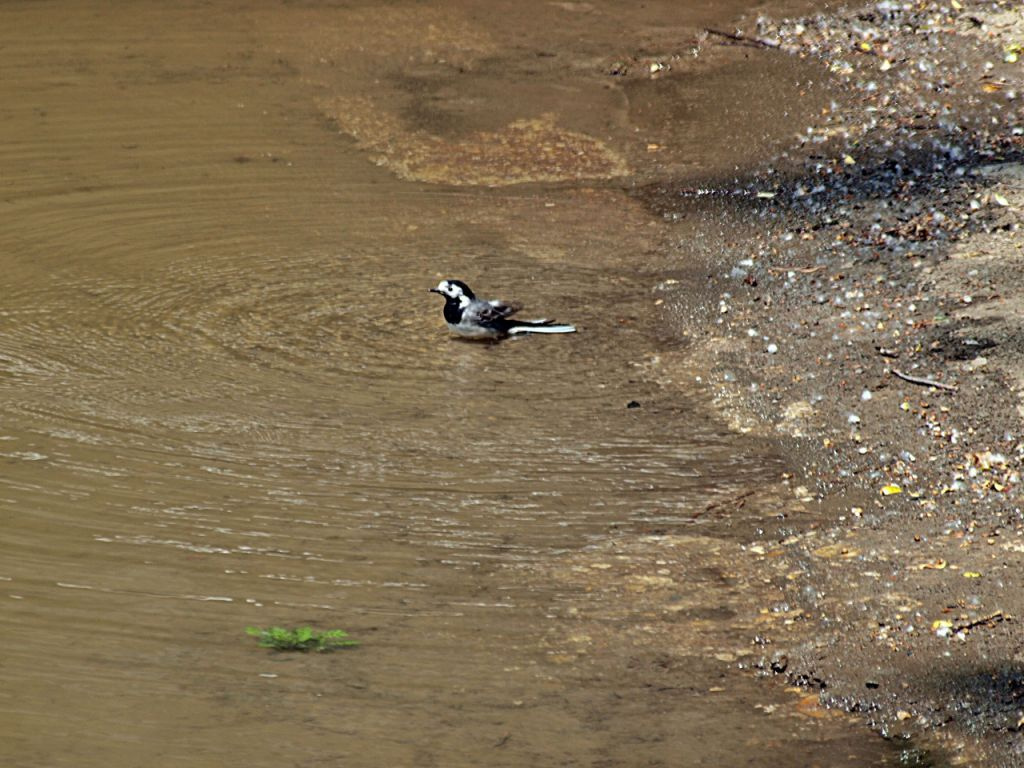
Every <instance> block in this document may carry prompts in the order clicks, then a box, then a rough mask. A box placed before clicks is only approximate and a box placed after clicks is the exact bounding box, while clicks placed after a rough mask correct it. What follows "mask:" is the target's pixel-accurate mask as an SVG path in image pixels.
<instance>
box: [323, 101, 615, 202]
mask: <svg viewBox="0 0 1024 768" xmlns="http://www.w3.org/2000/svg"><path fill="white" fill-rule="evenodd" d="M320 107H321V109H323V110H324V112H325V113H326V114H328V115H329V116H330V117H331V118H332V119H334V120H335V121H336V122H337V124H338V127H339V128H340V130H341V131H342V132H343V133H346V134H348V135H350V136H352V137H353V138H354V139H355V140H356V141H357V142H358V143H359V145H360V146H361V147H362V148H363V149H365V150H366V151H368V152H370V153H371V154H372V155H373V156H374V160H375V161H376V162H377V163H379V164H380V165H383V166H386V167H387V168H389V169H391V170H392V171H393V172H394V173H395V174H397V175H398V176H400V177H401V178H403V179H408V180H410V181H424V182H429V183H439V184H457V185H478V186H506V185H510V184H522V183H525V182H552V181H573V180H580V179H610V178H615V177H617V176H624V175H626V174H627V173H628V172H629V169H628V167H627V165H626V162H625V161H624V160H623V159H622V158H621V157H620V156H619V155H617V154H616V153H615V152H613V151H612V150H611V149H609V148H608V147H607V146H605V144H604V143H603V142H601V141H599V140H597V139H595V138H593V137H591V136H587V135H586V134H583V133H579V132H576V131H570V130H567V129H565V128H561V127H559V126H558V125H557V123H556V120H555V118H554V116H553V115H543V116H542V117H540V118H537V119H533V120H516V121H515V122H512V123H509V124H508V125H506V126H505V127H504V128H502V129H500V130H497V131H479V132H477V133H474V134H471V135H470V136H468V137H465V138H460V139H457V140H449V139H443V138H441V137H438V136H433V135H431V134H428V133H426V132H424V131H411V132H410V131H408V130H406V129H404V128H403V127H402V126H401V125H400V121H399V120H398V119H397V118H395V117H394V116H392V115H389V114H386V113H383V112H381V111H379V110H377V109H376V108H374V106H373V105H372V104H370V103H369V101H368V100H366V99H344V98H336V99H330V100H322V101H321V102H320Z"/></svg>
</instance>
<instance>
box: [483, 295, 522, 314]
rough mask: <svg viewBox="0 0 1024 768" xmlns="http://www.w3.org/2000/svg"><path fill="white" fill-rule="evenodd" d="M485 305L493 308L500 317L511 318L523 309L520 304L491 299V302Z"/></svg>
mask: <svg viewBox="0 0 1024 768" xmlns="http://www.w3.org/2000/svg"><path fill="white" fill-rule="evenodd" d="M485 303H486V304H487V305H488V306H490V307H491V308H493V310H494V312H496V313H497V316H498V317H511V316H512V315H514V314H515V313H516V312H518V311H519V310H520V309H522V306H521V305H519V304H512V303H510V302H506V301H500V300H498V299H491V300H490V301H488V302H485Z"/></svg>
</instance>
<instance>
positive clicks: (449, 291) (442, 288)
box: [435, 280, 465, 306]
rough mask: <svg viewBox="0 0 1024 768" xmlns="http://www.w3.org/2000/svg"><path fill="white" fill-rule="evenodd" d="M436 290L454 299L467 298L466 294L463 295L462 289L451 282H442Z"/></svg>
mask: <svg viewBox="0 0 1024 768" xmlns="http://www.w3.org/2000/svg"><path fill="white" fill-rule="evenodd" d="M435 290H437V291H439V292H440V293H443V294H444V295H445V296H449V297H451V298H453V299H454V298H458V297H459V296H461V297H462V298H465V294H463V293H462V289H461V288H459V286H457V285H455V283H453V282H451V281H449V280H442V281H441V282H440V283H438V284H437V288H436V289H435ZM463 306H465V305H463Z"/></svg>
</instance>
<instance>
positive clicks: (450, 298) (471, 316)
mask: <svg viewBox="0 0 1024 768" xmlns="http://www.w3.org/2000/svg"><path fill="white" fill-rule="evenodd" d="M430 292H431V293H439V294H441V295H442V296H444V319H445V321H446V322H447V323H448V328H449V330H451V331H452V333H456V334H458V335H459V336H466V337H469V338H474V339H503V338H506V337H508V336H517V335H520V334H524V333H575V332H576V328H575V327H574V326H572V325H564V324H560V323H554V322H552V321H551V320H512V319H511V317H512V315H514V314H515V313H516V312H518V311H519V309H520V308H519V306H517V305H515V304H508V303H506V302H504V301H499V300H497V299H491V300H489V301H487V300H484V299H478V298H477V297H476V294H474V293H473V291H472V290H471V289H470V287H469V286H468V285H466V284H465V283H464V282H462V281H461V280H442V281H441V282H440V283H438V284H437V287H436V288H431V289H430Z"/></svg>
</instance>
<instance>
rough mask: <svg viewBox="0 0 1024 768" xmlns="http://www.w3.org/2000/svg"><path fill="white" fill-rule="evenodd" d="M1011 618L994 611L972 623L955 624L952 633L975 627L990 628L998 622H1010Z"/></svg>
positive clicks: (1001, 612)
mask: <svg viewBox="0 0 1024 768" xmlns="http://www.w3.org/2000/svg"><path fill="white" fill-rule="evenodd" d="M1012 618H1013V617H1012V616H1010V615H1009V614H1008V613H1003V611H996V612H995V613H990V614H989V615H988V616H982V617H981V618H979V619H974V620H973V621H966V622H964V623H963V624H957V625H956V626H955V627H953V631H954V632H961V631H963V630H965V629H974V628H975V627H980V626H988V627H991V626H992V625H993V624H998V623H999V622H1000V621H1010V620H1011V619H1012Z"/></svg>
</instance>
